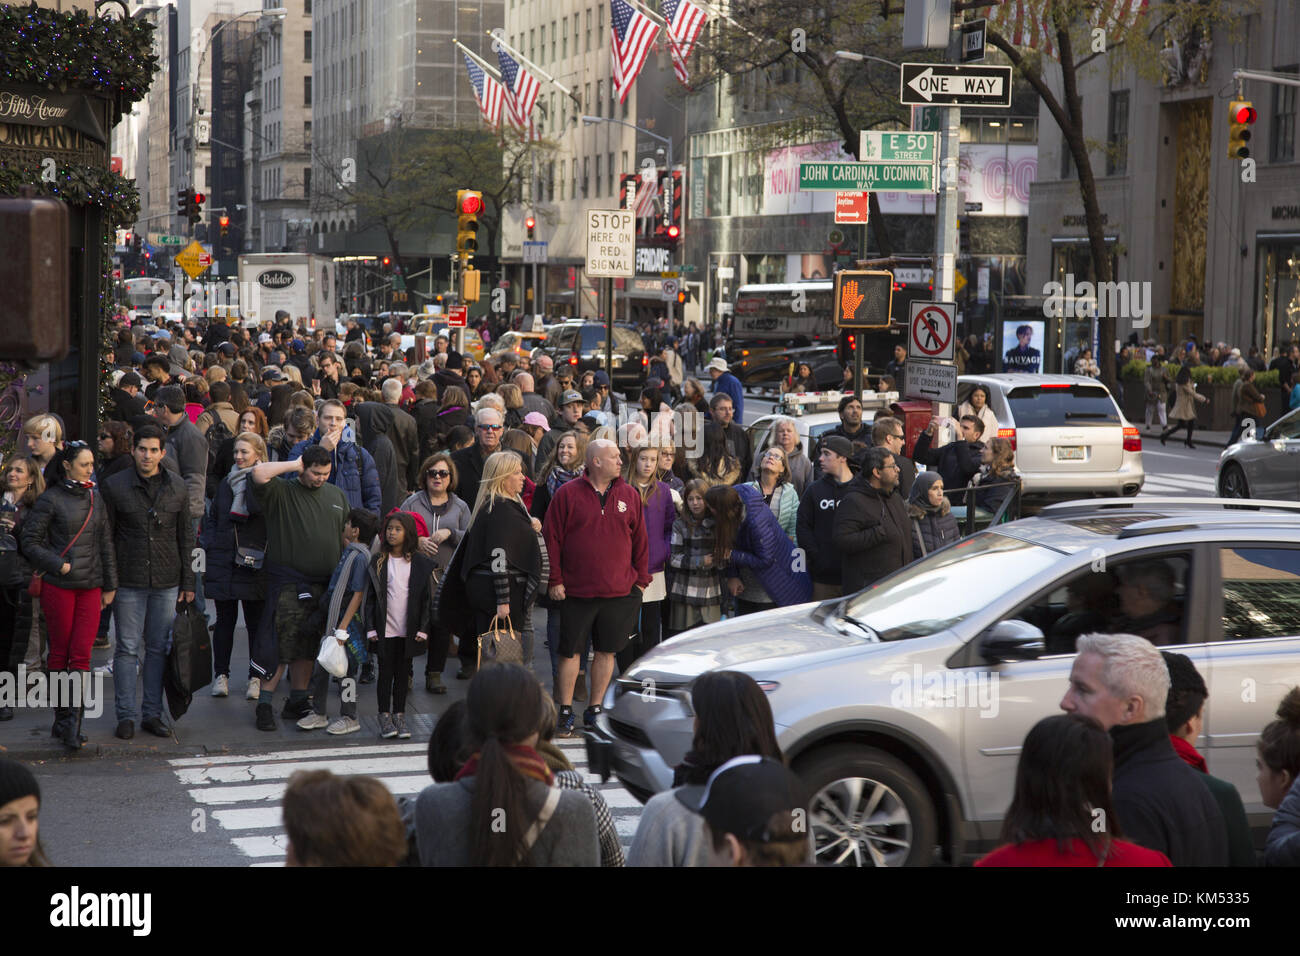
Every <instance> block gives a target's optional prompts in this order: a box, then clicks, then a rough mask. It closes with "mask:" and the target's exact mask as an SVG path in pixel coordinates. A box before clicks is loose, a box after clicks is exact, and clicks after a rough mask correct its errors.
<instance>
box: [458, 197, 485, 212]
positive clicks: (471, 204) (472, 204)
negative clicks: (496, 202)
mask: <svg viewBox="0 0 1300 956" xmlns="http://www.w3.org/2000/svg"><path fill="white" fill-rule="evenodd" d="M460 211H461V213H463V214H464V215H466V216H472V215H474V214H475V213H479V212H482V211H483V200H482V199H480V198H479V197H478V196H466V197H465V198H464V199H462V200H461V201H460Z"/></svg>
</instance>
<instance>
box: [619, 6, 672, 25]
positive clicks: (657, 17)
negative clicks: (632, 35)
mask: <svg viewBox="0 0 1300 956" xmlns="http://www.w3.org/2000/svg"><path fill="white" fill-rule="evenodd" d="M628 3H631V4H632V5H633V6H636V7H640V8H641V12H642V13H644V14H645V15H646V16H647V17H649V18H650V19H651V20H654V21H656V22H657V23H658V24H659V25H660V26H661V27H663V28H664V30H665V31H666V30H667V29H668V21H667V20H665V19H664V18H663V17H662V16H660V15H659V14H658V13H655V12H654V11H653V10H651V9H650V8H649V7H647V6H646V5H645V4H644V3H641V2H640V0H628Z"/></svg>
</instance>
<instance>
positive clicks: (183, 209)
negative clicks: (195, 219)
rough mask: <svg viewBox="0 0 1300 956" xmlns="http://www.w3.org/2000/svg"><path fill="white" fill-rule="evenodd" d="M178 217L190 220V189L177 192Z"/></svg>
mask: <svg viewBox="0 0 1300 956" xmlns="http://www.w3.org/2000/svg"><path fill="white" fill-rule="evenodd" d="M176 215H178V216H180V217H181V218H182V219H186V220H188V219H189V218H190V191H189V190H188V189H178V190H176Z"/></svg>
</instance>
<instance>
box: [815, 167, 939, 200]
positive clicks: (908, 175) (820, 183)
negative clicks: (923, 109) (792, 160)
mask: <svg viewBox="0 0 1300 956" xmlns="http://www.w3.org/2000/svg"><path fill="white" fill-rule="evenodd" d="M937 185H938V177H937V176H936V175H935V170H934V166H932V165H930V164H926V163H800V164H799V188H800V189H826V190H834V191H836V192H848V191H853V192H871V191H874V190H880V191H881V192H890V193H932V192H935V190H936V186H937Z"/></svg>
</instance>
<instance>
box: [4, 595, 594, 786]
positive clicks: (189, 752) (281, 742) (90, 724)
mask: <svg viewBox="0 0 1300 956" xmlns="http://www.w3.org/2000/svg"><path fill="white" fill-rule="evenodd" d="M209 607H210V605H209ZM212 614H213V618H214V619H215V611H213V612H212ZM534 615H535V616H534V624H535V633H536V634H537V646H536V648H535V650H534V665H533V670H534V673H536V674H537V677H538V680H540V681H541V682H542V684H543V685H544V686H546V687H547V688H548V690H549V688H550V686H551V674H550V670H551V667H550V655H549V652H548V651H547V649H546V645H545V643H544V641H545V637H546V612H545V611H538V610H535V611H534ZM111 634H112V632H111V631H110V635H111ZM112 655H113V648H112V647H107V648H97V649H96V650H95V652H94V655H93V657H92V658H91V667H92V669H93V668H99V667H102V666H103V665H105V664H107V663H108V662H109V661H110V660H111V659H112ZM424 660H425V658H424V657H417V658H415V660H414V662H413V672H414V676H415V681H414V688H413V689H412V690H411V691H410V693H409V694H408V696H407V701H406V723H407V726H408V727H409V728H410V731H411V735H412V741H415V742H419V741H424V740H428V739H429V735H430V734H431V733H432V732H433V725H434V723H435V722H436V720H437V716H438V715H439V714H441V713H442V712H443V711H444V710H446V709H447V707H448V706H450V705H451V703H452V702H453V701H457V700H464V699H465V695H466V693H467V690H468V688H469V682H468V681H461V680H457V679H456V672H457V671H458V670H459V669H460V664H459V662H458V661H457V660H456V657H455V655H454V654H453V655H452V656H451V657H450V658H449V659H448V661H447V667H446V669H445V670H444V671H443V674H442V679H443V684H444V686H446V688H447V693H446V694H441V695H434V694H430V693H428V692H427V691H426V690H425V689H424ZM247 673H248V636H247V634H246V632H245V631H244V629H243V628H242V627H240V628H239V629H238V630H236V631H235V651H234V654H233V655H232V656H231V661H230V696H229V697H213V696H211V690H212V688H211V686H208V687H204V688H201V689H200V690H199V691H198V693H196V694H195V695H194V699H193V701H192V702H191V703H190V709H189V710H188V711H186V713H185V714H184V715H183V716H182V717H181V718H180V719H179V720H176V721H172V720H171V719H170V716H171V715H170V714H168V713H167V712H166V706H165V705H164V714H163V720H164V722H166V723H168V724H169V725H170V726H171V727H172V737H171V738H167V737H155V736H154V735H153V734H151V733H149V732H148V731H147V730H143V729H141V727H140V722H139V720H136V725H135V737H134V738H133V739H131V740H119V739H118V738H117V737H115V736H114V735H113V731H114V730H115V729H116V728H117V717H116V715H115V714H114V710H113V692H114V685H113V678H112V675H111V674H105V675H104V680H103V685H102V687H103V695H104V696H103V701H102V706H103V713H102V714H101V715H100V716H99V717H97V718H95V719H94V720H92V719H90V718H89V717H87V718H86V720H85V722H84V723H83V725H82V733H84V734H85V735H86V736H87V737H88V738H90V739H89V741H88V742H87V743H86V746H85V747H84V748H83V749H82V750H81V751H79V752H77V753H69V752H68V751H67V750H65V749H64V747H63V745H62V744H61V743H59V742H58V741H57V740H55V739H54V738H53V737H51V736H50V724H51V723H52V722H53V720H54V712H53V710H52V709H50V708H48V707H47V708H39V709H33V708H27V707H19V708H16V716H15V718H14V719H13V720H10V721H6V722H4V723H2V724H0V754H3V755H4V756H6V757H12V758H15V759H18V760H50V759H67V760H85V759H89V758H93V757H111V758H116V759H121V758H130V757H191V756H203V755H207V754H239V753H247V752H249V751H257V750H267V749H271V750H285V749H289V748H293V747H298V746H302V747H308V746H317V747H319V746H322V742H323V741H328V742H329V746H332V747H348V746H375V745H382V744H385V743H389V742H390V741H385V740H382V739H381V738H380V737H379V707H378V702H377V700H376V696H375V685H374V684H358V685H357V719H358V720H359V721H360V723H361V729H360V730H359V731H357V732H356V733H352V734H345V735H343V736H332V735H329V734H326V733H325V731H324V730H311V731H304V730H299V729H298V727H297V726H296V721H294V720H288V719H284V718H282V717H280V710H281V708H282V707H283V706H284V702H285V700H286V699H288V696H289V681H288V679H287V677H286V678H282V679H281V681H280V686H279V687H277V688H276V691H275V700H274V704H273V706H274V708H275V718H276V723H277V724H278V727H277V729H276V730H275V731H274V732H272V731H263V730H258V729H257V728H256V726H254V723H253V709H254V707H255V706H256V702H255V701H251V700H245V699H244V691H245V689H246V688H247V686H248V680H247V677H246V676H245V675H247ZM329 695H330V698H329V702H328V705H327V706H326V713H327V714H328V715H329V716H330V717H331V718H333V717H337V716H338V715H339V685H338V684H336V683H334V682H332V681H331V683H330V690H329ZM137 706H138V705H137ZM580 706H586V705H585V704H581V705H580ZM391 742H392V743H398V742H399V741H397V740H393V741H391ZM400 742H401V743H408V741H400Z"/></svg>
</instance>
